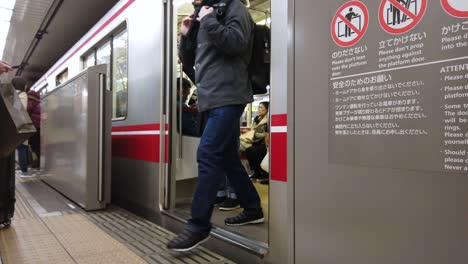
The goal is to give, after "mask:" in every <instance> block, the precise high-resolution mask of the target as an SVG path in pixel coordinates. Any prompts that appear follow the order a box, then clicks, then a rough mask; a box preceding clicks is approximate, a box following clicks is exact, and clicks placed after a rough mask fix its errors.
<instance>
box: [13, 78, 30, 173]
mask: <svg viewBox="0 0 468 264" xmlns="http://www.w3.org/2000/svg"><path fill="white" fill-rule="evenodd" d="M11 84H12V85H13V87H14V88H15V89H16V90H17V91H18V93H19V94H18V96H19V98H20V100H21V103H22V104H23V107H24V109H28V93H27V91H28V82H27V81H26V79H24V78H22V77H15V78H13V80H11ZM28 157H29V147H28V141H27V140H26V141H25V142H23V143H22V144H21V145H19V146H18V159H19V164H20V168H21V177H31V176H34V175H32V174H31V172H29V171H28V166H29V158H28Z"/></svg>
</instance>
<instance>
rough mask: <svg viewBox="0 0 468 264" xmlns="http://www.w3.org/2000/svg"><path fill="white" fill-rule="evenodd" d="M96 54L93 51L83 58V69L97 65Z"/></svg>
mask: <svg viewBox="0 0 468 264" xmlns="http://www.w3.org/2000/svg"><path fill="white" fill-rule="evenodd" d="M95 55H96V54H95V53H94V52H93V53H91V54H89V55H88V56H87V57H86V58H85V59H84V60H83V70H86V69H87V68H89V67H91V66H94V65H96V56H95Z"/></svg>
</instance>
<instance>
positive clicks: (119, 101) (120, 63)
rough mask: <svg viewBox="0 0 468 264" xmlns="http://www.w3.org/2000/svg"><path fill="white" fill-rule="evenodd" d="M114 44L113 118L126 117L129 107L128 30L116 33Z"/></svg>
mask: <svg viewBox="0 0 468 264" xmlns="http://www.w3.org/2000/svg"><path fill="white" fill-rule="evenodd" d="M112 44H113V46H112V48H113V51H112V54H113V56H112V57H113V58H112V89H113V93H114V96H113V108H114V109H113V111H112V118H125V117H126V116H127V108H128V105H127V102H128V53H127V47H128V34H127V30H124V31H123V32H120V33H119V34H118V35H116V36H115V37H114V41H113V43H112Z"/></svg>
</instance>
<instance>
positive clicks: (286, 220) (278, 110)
mask: <svg viewBox="0 0 468 264" xmlns="http://www.w3.org/2000/svg"><path fill="white" fill-rule="evenodd" d="M294 34H295V31H294V0H271V38H272V39H271V49H272V50H271V65H272V68H271V89H270V115H271V119H272V120H271V122H270V125H271V131H270V133H271V136H270V155H271V156H270V166H271V165H272V162H273V156H272V155H282V156H284V157H285V159H287V160H280V162H283V163H285V165H286V166H287V171H286V172H285V173H286V174H287V175H278V174H279V173H283V172H277V171H272V170H273V169H274V168H271V169H270V176H271V177H272V179H271V180H270V199H269V214H270V219H269V247H270V250H269V254H268V255H267V256H266V258H265V263H275V264H276V263H278V264H279V263H288V264H290V263H294V243H295V241H294V230H295V226H294V214H295V211H294V191H295V190H294V188H295V187H294V144H293V142H294V122H293V120H294V112H293V110H294V108H293V106H294ZM281 116H286V117H287V120H288V122H287V124H283V127H282V128H281V129H279V130H278V131H277V129H275V124H274V123H273V120H274V119H276V118H277V117H281ZM277 132H280V133H278V134H283V135H284V133H287V142H285V144H287V153H278V150H277V149H275V145H277V143H276V142H274V141H275V140H277V137H276V135H275V133H277ZM286 157H287V158H286ZM275 174H276V175H275ZM277 176H282V177H283V178H286V181H279V180H275V179H274V178H276V177H277Z"/></svg>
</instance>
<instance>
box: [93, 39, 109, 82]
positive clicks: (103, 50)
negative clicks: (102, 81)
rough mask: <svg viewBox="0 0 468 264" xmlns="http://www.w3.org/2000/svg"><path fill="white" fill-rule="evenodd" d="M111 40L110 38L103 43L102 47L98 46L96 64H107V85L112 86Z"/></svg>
mask: <svg viewBox="0 0 468 264" xmlns="http://www.w3.org/2000/svg"><path fill="white" fill-rule="evenodd" d="M111 52H112V51H111V42H110V40H109V41H108V42H106V43H105V44H104V45H102V46H101V47H99V48H98V50H97V52H96V64H97V65H100V64H107V65H108V67H107V74H106V75H107V87H111V86H110V78H111V75H110V67H109V65H110V62H111V55H112V54H111Z"/></svg>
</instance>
